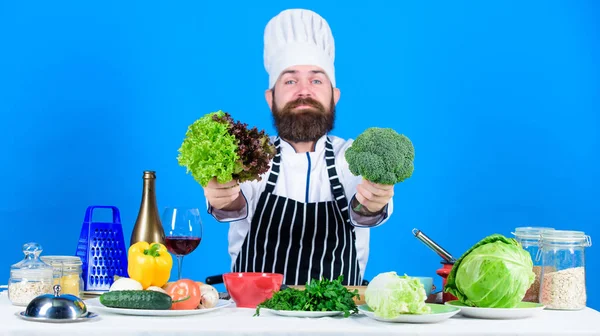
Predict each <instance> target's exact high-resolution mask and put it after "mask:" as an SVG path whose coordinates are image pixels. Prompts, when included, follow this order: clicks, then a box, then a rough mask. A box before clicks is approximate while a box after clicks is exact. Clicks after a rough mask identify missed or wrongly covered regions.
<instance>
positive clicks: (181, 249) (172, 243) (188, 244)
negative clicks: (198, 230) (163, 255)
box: [165, 236, 202, 255]
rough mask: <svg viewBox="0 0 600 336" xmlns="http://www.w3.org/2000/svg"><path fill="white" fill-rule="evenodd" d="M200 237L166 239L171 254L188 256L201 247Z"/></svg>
mask: <svg viewBox="0 0 600 336" xmlns="http://www.w3.org/2000/svg"><path fill="white" fill-rule="evenodd" d="M201 240H202V238H200V237H184V236H172V237H166V238H165V245H166V246H167V249H168V250H169V252H171V253H173V254H175V255H188V254H190V253H191V252H192V251H194V250H195V249H196V247H198V245H200V241H201Z"/></svg>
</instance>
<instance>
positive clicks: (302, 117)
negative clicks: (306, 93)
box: [271, 97, 335, 142]
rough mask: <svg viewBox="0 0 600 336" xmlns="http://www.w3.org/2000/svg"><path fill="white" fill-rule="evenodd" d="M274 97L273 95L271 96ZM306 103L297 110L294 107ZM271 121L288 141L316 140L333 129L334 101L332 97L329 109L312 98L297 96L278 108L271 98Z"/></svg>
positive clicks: (280, 134)
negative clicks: (305, 106)
mask: <svg viewBox="0 0 600 336" xmlns="http://www.w3.org/2000/svg"><path fill="white" fill-rule="evenodd" d="M273 98H274V97H273ZM300 105H307V106H310V108H304V109H302V110H298V111H292V110H293V109H294V108H295V107H297V106H300ZM271 111H272V112H273V123H274V125H275V128H276V129H277V132H278V133H279V136H280V137H281V138H283V139H285V140H287V141H290V142H311V141H317V140H318V139H320V138H321V137H322V136H323V135H325V134H327V133H328V132H330V131H331V130H332V129H333V126H334V121H335V102H334V101H333V97H332V99H331V103H330V106H329V109H325V107H324V106H323V104H321V103H320V102H318V101H316V100H314V99H312V98H298V99H297V100H294V101H291V102H289V103H287V104H286V105H285V106H284V107H283V108H281V109H279V108H278V107H277V104H276V103H275V100H273V108H272V110H271Z"/></svg>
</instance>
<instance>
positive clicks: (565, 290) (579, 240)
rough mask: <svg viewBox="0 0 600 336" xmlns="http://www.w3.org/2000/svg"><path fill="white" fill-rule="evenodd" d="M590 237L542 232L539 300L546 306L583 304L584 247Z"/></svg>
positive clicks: (559, 307)
mask: <svg viewBox="0 0 600 336" xmlns="http://www.w3.org/2000/svg"><path fill="white" fill-rule="evenodd" d="M591 245H592V239H591V238H590V236H587V235H586V234H585V233H584V232H581V231H565V230H554V231H543V232H542V233H541V239H540V253H539V254H538V256H539V259H541V262H542V273H541V281H540V303H541V304H543V305H545V306H546V308H548V309H557V310H580V309H583V308H585V307H586V304H587V291H586V281H585V248H586V247H589V246H591Z"/></svg>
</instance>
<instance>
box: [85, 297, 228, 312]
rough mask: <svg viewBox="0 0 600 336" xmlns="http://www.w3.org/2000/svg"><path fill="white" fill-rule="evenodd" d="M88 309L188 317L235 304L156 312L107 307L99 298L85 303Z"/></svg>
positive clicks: (222, 302)
mask: <svg viewBox="0 0 600 336" xmlns="http://www.w3.org/2000/svg"><path fill="white" fill-rule="evenodd" d="M84 302H85V304H86V305H87V306H88V307H94V310H98V311H103V312H107V313H114V314H122V315H137V316H186V315H197V314H204V313H209V312H212V311H215V310H219V309H223V308H225V307H228V306H229V305H231V304H233V301H231V300H219V302H218V303H217V305H216V306H215V307H213V308H206V309H189V310H170V309H166V310H158V309H157V310H154V309H125V308H111V307H106V306H104V305H103V304H101V303H100V299H99V298H93V299H88V300H85V301H84Z"/></svg>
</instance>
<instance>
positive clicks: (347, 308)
mask: <svg viewBox="0 0 600 336" xmlns="http://www.w3.org/2000/svg"><path fill="white" fill-rule="evenodd" d="M342 280H343V276H341V275H340V276H339V277H338V278H337V279H335V280H329V279H325V278H323V279H321V280H312V281H309V282H308V283H307V284H306V288H305V289H304V290H299V289H296V288H291V287H288V288H286V289H283V290H280V291H277V292H275V293H274V294H273V296H272V297H271V298H270V299H267V300H265V301H263V302H262V303H260V304H259V305H258V306H257V307H256V313H255V314H254V316H260V309H261V308H267V309H273V310H288V311H290V310H292V311H343V312H344V317H348V316H350V315H352V314H358V307H357V306H356V303H355V302H354V298H355V297H356V298H360V295H359V294H358V290H356V289H355V290H353V291H350V290H348V288H346V287H344V285H342Z"/></svg>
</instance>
